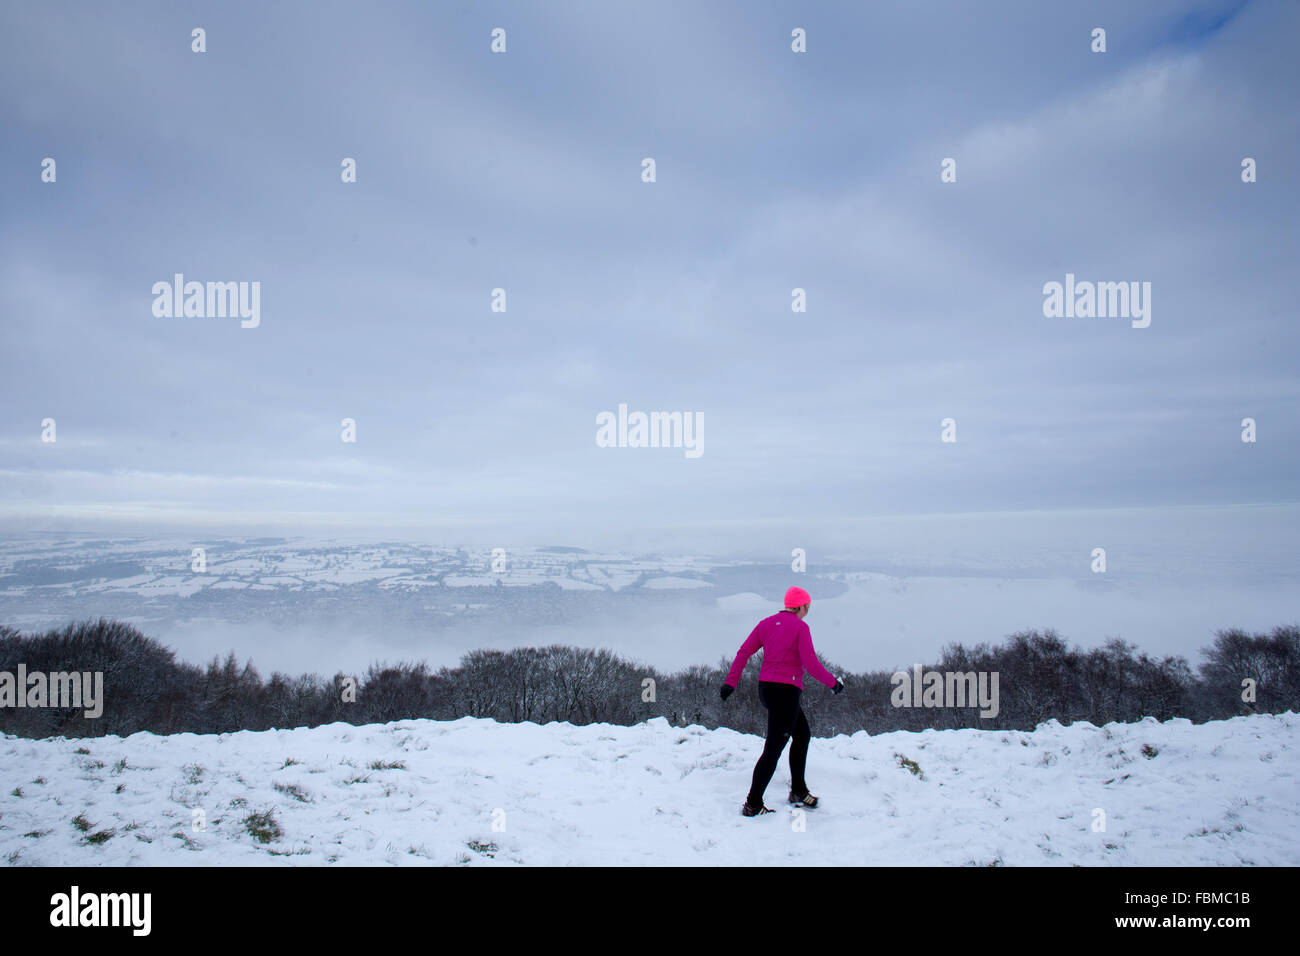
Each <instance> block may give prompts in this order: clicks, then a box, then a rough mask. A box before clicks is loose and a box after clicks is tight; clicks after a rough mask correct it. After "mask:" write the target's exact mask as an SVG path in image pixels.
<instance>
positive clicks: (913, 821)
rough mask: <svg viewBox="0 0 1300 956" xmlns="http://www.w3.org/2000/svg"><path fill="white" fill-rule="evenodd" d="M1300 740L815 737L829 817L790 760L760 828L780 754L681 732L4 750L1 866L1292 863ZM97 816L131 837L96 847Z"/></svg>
mask: <svg viewBox="0 0 1300 956" xmlns="http://www.w3.org/2000/svg"><path fill="white" fill-rule="evenodd" d="M741 692H742V693H746V692H752V688H750V689H748V690H747V689H746V688H744V687H742V690H741ZM1298 730H1300V716H1297V715H1296V714H1294V713H1287V714H1282V715H1260V716H1251V717H1237V718H1233V719H1232V720H1226V721H1215V722H1211V723H1208V724H1201V725H1193V724H1192V723H1191V722H1190V721H1187V720H1182V719H1179V720H1171V721H1168V722H1165V723H1160V722H1157V721H1156V720H1154V719H1152V718H1147V719H1146V720H1145V721H1143V722H1141V723H1137V724H1107V725H1106V726H1105V727H1095V726H1093V725H1091V724H1088V723H1076V724H1073V725H1071V726H1069V727H1063V726H1061V725H1060V724H1058V723H1056V722H1055V721H1048V722H1047V723H1046V724H1043V725H1040V726H1039V727H1038V728H1037V730H1036V731H1034V732H1033V733H1022V732H1015V731H1006V732H1003V731H983V730H946V731H925V732H922V733H908V732H894V733H888V734H880V735H877V736H874V737H873V736H869V735H868V734H867V733H865V732H861V731H860V732H858V733H856V734H853V735H852V736H846V735H840V736H838V737H835V738H833V739H825V738H814V740H813V742H812V748H811V751H810V755H809V764H808V780H809V783H810V784H811V786H812V789H813V792H814V793H817V794H818V795H819V796H821V797H822V805H821V806H820V807H818V808H817V809H815V810H809V811H789V810H788V808H787V807H786V804H785V796H786V791H787V788H788V785H789V778H788V774H787V769H786V764H785V760H784V759H783V760H782V765H781V766H780V767H779V768H778V770H777V774H776V776H775V777H774V778H773V780H772V784H771V786H770V787H769V788H768V792H767V804H768V806H771V807H774V808H777V810H778V812H777V813H774V814H768V815H765V816H762V817H757V818H744V817H742V816H740V814H739V808H740V803H741V801H742V800H743V798H744V796H745V791H746V789H747V788H748V784H749V778H750V773H751V771H752V769H753V763H754V760H755V759H756V758H757V756H758V754H759V752H760V750H761V748H762V741H761V739H760V738H758V737H755V736H751V735H746V734H740V733H736V732H735V731H732V730H727V729H719V730H706V729H704V728H702V727H699V726H691V727H686V728H682V727H674V726H670V725H669V724H668V722H667V721H666V720H664V719H663V718H655V719H653V720H650V721H648V722H645V723H642V724H638V725H636V726H632V727H620V726H613V725H610V724H594V725H590V726H584V727H576V726H572V725H570V724H567V723H552V724H545V725H538V724H533V723H523V724H502V723H497V722H496V721H492V720H481V719H475V718H469V717H466V718H463V719H461V720H456V721H449V722H438V721H431V720H406V721H399V722H395V723H391V724H374V725H368V726H363V727H355V726H352V725H350V724H341V723H338V724H330V725H327V726H323V727H316V728H310V729H308V728H299V729H296V730H282V731H265V732H260V733H253V732H241V733H235V734H221V735H205V736H199V735H194V734H179V735H175V736H170V737H164V736H157V735H154V734H146V733H140V734H134V735H132V736H130V737H126V738H118V737H100V738H88V739H83V740H64V739H62V738H55V739H49V740H27V739H23V738H18V737H13V736H8V735H6V736H4V738H3V739H2V740H0V752H2V757H0V766H3V767H4V768H5V784H4V792H3V794H0V854H3V856H5V857H6V858H8V859H9V861H10V862H11V863H17V864H33V865H45V866H72V865H86V864H102V865H115V866H116V865H134V866H138V865H166V866H175V865H245V864H267V865H281V864H291V865H324V864H329V863H341V864H353V865H373V864H393V865H429V864H438V865H457V864H472V865H516V864H527V865H549V866H573V865H626V864H632V865H638V864H640V865H646V864H652V865H661V864H686V865H692V864H704V865H782V866H790V865H838V864H850V865H851V864H886V865H962V864H974V865H987V864H990V863H993V862H994V861H1000V862H1001V863H1003V864H1006V865H1018V866H1037V865H1049V866H1050V865H1057V866H1068V865H1071V864H1075V863H1078V864H1082V865H1087V866H1097V865H1102V866H1106V865H1114V866H1134V865H1143V866H1162V865H1171V866H1229V865H1240V864H1254V865H1262V866H1295V865H1297V864H1300V813H1298V811H1297V806H1296V794H1297V792H1300V789H1298V788H1297V783H1300V781H1297V779H1296V769H1297V760H1296V757H1297V751H1296V748H1295V740H1296V733H1297V731H1298ZM1148 745H1149V747H1151V748H1154V755H1153V756H1150V757H1148V756H1146V755H1144V753H1143V747H1144V746H1148ZM78 748H85V749H87V750H88V751H89V753H88V754H79V753H77V750H78ZM1147 752H1148V753H1151V752H1152V751H1147ZM900 756H901V757H904V758H906V759H907V760H910V761H915V763H916V765H917V766H918V768H919V770H920V772H921V774H922V776H917V775H916V774H914V773H913V772H912V771H910V770H909V769H907V768H906V767H905V766H904V765H903V763H902V761H901V760H900ZM123 759H124V760H125V765H124V766H121V767H120V768H119V767H118V765H117V762H118V761H119V760H123ZM375 762H382V764H384V765H385V766H386V767H387V768H386V769H372V768H371V764H373V763H375ZM394 763H398V764H400V765H401V766H396V767H394V766H391V765H392V764H394ZM37 778H40V779H41V780H42V782H40V783H37V782H35V781H36V780H37ZM277 787H278V788H279V789H277ZM15 789H16V791H17V793H15V792H11V791H15ZM119 789H120V791H121V792H118V790H119ZM195 808H201V809H202V810H203V811H204V812H205V814H206V829H205V830H204V831H202V832H195V831H194V829H193V827H192V819H193V817H192V810H193V809H195ZM1096 809H1100V810H1103V811H1104V812H1105V815H1106V829H1105V832H1094V830H1093V821H1094V819H1095V810H1096ZM265 810H273V811H274V817H275V819H276V820H277V822H278V823H279V824H280V826H281V827H282V828H283V834H282V836H281V837H280V838H279V839H276V840H274V841H272V842H270V843H267V844H261V843H258V842H256V841H255V840H254V838H253V837H252V836H251V835H250V833H249V832H248V831H247V829H246V827H245V824H244V820H245V818H246V817H247V815H248V814H250V813H251V812H253V811H265ZM78 817H80V818H81V819H82V820H84V821H87V822H88V823H89V824H90V829H89V830H88V831H87V832H88V833H89V834H97V833H104V832H109V833H111V834H112V835H111V836H108V837H106V838H103V842H100V843H98V844H91V843H87V842H85V840H84V836H85V834H83V832H82V831H81V830H79V829H78V828H77V827H76V826H74V824H73V820H74V818H78ZM494 820H496V821H499V822H501V823H502V824H503V828H502V829H499V830H494V829H493V822H494ZM801 824H802V826H801ZM489 854H490V855H489Z"/></svg>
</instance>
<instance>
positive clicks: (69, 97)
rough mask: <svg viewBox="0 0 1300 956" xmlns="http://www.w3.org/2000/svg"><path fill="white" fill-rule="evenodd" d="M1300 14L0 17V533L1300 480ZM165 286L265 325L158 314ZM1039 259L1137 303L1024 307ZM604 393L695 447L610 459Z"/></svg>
mask: <svg viewBox="0 0 1300 956" xmlns="http://www.w3.org/2000/svg"><path fill="white" fill-rule="evenodd" d="M195 27H202V28H203V29H204V30H205V31H206V44H207V50H206V52H204V53H195V52H192V51H191V30H192V29H193V28H195ZM497 27H500V28H503V29H504V30H505V31H506V52H505V53H503V54H494V53H493V52H492V51H491V49H490V44H491V32H492V30H493V29H494V28H497ZM1095 27H1102V28H1104V29H1105V30H1106V45H1107V50H1106V52H1105V53H1094V52H1092V50H1091V45H1092V40H1091V31H1092V30H1093V28H1095ZM795 28H803V29H804V30H806V35H807V52H806V53H795V52H793V51H792V50H791V31H792V30H793V29H795ZM1298 41H1300V5H1297V4H1296V3H1292V2H1269V0H1253V2H1245V3H1243V2H1241V0H1229V2H1217V0H1216V2H1163V0H1152V2H1144V3H1140V4H1134V3H1132V2H1131V0H1116V2H1089V3H1042V2H1037V0H1034V2H1023V3H1020V2H998V3H979V4H973V3H969V2H966V0H953V2H928V3H924V4H922V3H914V2H898V3H877V2H872V3H860V2H853V3H820V4H803V3H800V4H773V3H763V4H755V3H740V2H736V3H730V2H714V0H709V2H689V3H667V2H660V0H656V2H650V3H637V4H633V3H611V2H590V3H587V2H574V0H561V2H555V3H547V4H535V3H523V2H517V3H510V4H500V3H484V2H459V3H452V2H448V3H439V2H419V3H377V4H352V3H349V4H327V3H310V4H307V3H303V4H291V3H276V4H263V3H223V4H219V5H218V4H183V3H172V2H168V3H135V4H124V5H113V6H112V7H111V8H110V7H107V6H105V5H102V4H92V3H67V4H58V5H50V4H42V5H31V4H21V5H20V4H7V5H5V7H4V9H3V12H0V122H2V123H3V130H4V134H3V136H0V183H2V187H0V323H2V324H0V342H2V345H3V347H2V348H0V381H3V386H0V387H2V388H3V393H2V394H3V399H4V401H3V406H2V408H3V411H2V412H0V525H2V526H3V527H12V528H18V527H50V528H53V527H64V526H70V527H81V526H83V525H86V524H87V523H89V522H90V521H92V520H95V521H101V520H103V519H105V518H114V517H116V518H120V519H122V525H123V526H124V527H128V526H133V525H141V524H143V523H145V522H158V521H166V522H172V523H175V524H176V525H177V526H181V525H187V524H204V525H219V526H221V527H225V528H228V529H238V528H242V527H248V528H250V529H252V528H258V529H261V528H265V527H268V526H280V525H283V526H284V527H285V528H286V529H296V528H304V529H310V528H313V527H317V526H339V525H344V526H351V527H356V528H362V529H364V528H370V527H379V526H381V525H382V526H392V525H396V526H402V525H406V524H408V523H409V524H410V525H411V526H414V525H416V524H424V525H429V526H431V527H434V528H438V527H442V528H461V529H465V528H474V527H486V526H489V525H491V526H493V527H494V528H498V529H504V531H505V533H506V534H507V535H509V534H512V533H513V535H514V537H513V538H511V540H512V541H513V540H518V541H524V540H528V539H531V538H533V537H535V536H537V535H550V536H552V537H558V538H560V539H562V540H564V541H565V542H566V543H577V544H581V543H584V542H585V541H586V540H588V539H589V538H592V537H593V536H595V535H597V534H601V535H605V536H608V534H610V533H611V532H612V533H615V534H623V533H626V535H627V539H628V541H629V543H632V542H635V541H636V540H637V538H638V535H640V534H641V533H642V532H644V531H645V529H652V528H659V529H662V528H663V527H666V526H674V527H678V526H681V527H686V526H695V527H697V528H713V529H724V530H723V533H724V534H725V529H726V528H729V527H730V528H739V527H751V526H756V525H759V524H762V523H764V522H770V521H773V520H795V521H798V522H803V523H805V524H807V525H808V526H811V527H817V526H822V527H832V526H835V525H836V524H837V523H838V522H841V521H843V520H845V519H847V518H850V517H858V516H862V515H896V514H913V513H929V512H969V511H990V510H993V511H1001V510H1020V509H1091V508H1108V507H1157V506H1165V505H1184V504H1215V505H1217V504H1232V503H1253V502H1294V501H1296V500H1297V478H1296V476H1297V464H1298V462H1297V448H1298V447H1300V443H1298V441H1297V439H1300V427H1298V426H1297V421H1296V413H1297V408H1298V407H1300V401H1297V399H1298V398H1300V394H1298V391H1300V390H1298V389H1297V382H1296V368H1297V344H1298V343H1300V333H1298V332H1297V322H1296V306H1295V282H1296V277H1297V272H1298V270H1297V252H1298V251H1300V250H1298V244H1297V235H1298V232H1297V225H1296V223H1297V221H1298V220H1300V202H1298V201H1297V189H1298V187H1297V175H1298V171H1300V133H1298V132H1297V115H1298V111H1297V90H1298V89H1300V82H1298V79H1300V77H1298V74H1300V58H1297V56H1296V49H1297V42H1298ZM46 157H51V158H53V159H54V160H55V161H56V163H57V167H56V168H57V181H56V182H54V183H46V182H42V181H41V164H42V160H43V159H45V158H46ZM345 157H350V158H353V159H355V160H356V164H357V166H356V168H357V182H355V183H344V182H342V181H341V178H340V172H341V166H340V164H341V163H342V161H343V160H344V158H345ZM646 157H651V158H653V159H654V160H655V163H656V181H655V182H653V183H646V182H643V181H642V160H643V159H645V158H646ZM949 157H951V158H953V159H955V161H956V174H957V179H956V182H951V183H944V182H941V180H940V171H941V170H940V164H941V162H942V161H943V160H944V159H945V158H949ZM1246 157H1251V158H1253V159H1254V160H1255V162H1256V163H1257V169H1258V173H1257V175H1258V181H1257V182H1255V183H1249V184H1248V183H1243V182H1242V179H1241V163H1242V160H1243V159H1244V158H1246ZM175 273H183V274H184V276H185V277H186V279H187V280H196V281H200V282H207V281H247V282H253V281H256V282H259V283H260V290H261V293H260V294H261V299H260V324H259V325H258V326H257V327H256V328H242V327H241V325H240V322H239V320H238V319H237V318H177V317H173V318H160V317H156V316H155V315H154V314H153V303H154V295H153V292H152V288H153V285H154V283H156V282H159V281H165V282H170V281H171V280H172V276H173V274H175ZM1066 273H1073V274H1074V275H1075V276H1076V277H1077V279H1078V280H1080V281H1083V280H1091V281H1125V282H1129V281H1136V282H1149V283H1150V284H1151V299H1150V307H1151V313H1150V320H1151V321H1150V325H1149V327H1147V328H1134V327H1132V324H1131V323H1130V321H1129V320H1128V319H1125V318H1048V317H1045V316H1044V314H1043V302H1044V294H1043V286H1044V284H1045V283H1048V282H1052V281H1057V282H1064V280H1065V276H1066ZM796 287H797V288H802V289H804V290H806V296H807V311H806V313H802V314H799V313H794V312H792V310H791V291H792V289H794V288H796ZM494 288H503V289H505V291H506V302H507V311H506V312H504V313H500V312H493V311H492V310H491V301H492V299H491V296H492V290H493V289H494ZM620 403H625V404H626V405H627V406H628V408H629V409H630V410H632V411H637V410H641V411H646V412H649V411H680V412H684V413H688V414H690V415H697V416H700V418H702V421H703V425H704V427H703V434H702V445H701V448H702V451H703V454H702V455H701V456H700V457H698V458H690V457H687V456H686V455H685V454H684V452H683V449H663V448H601V447H598V446H597V444H596V441H595V436H596V417H597V415H599V414H600V413H601V412H603V411H617V409H618V406H619V404H620ZM949 417H951V418H952V419H954V420H955V421H956V435H957V441H956V443H943V442H941V441H940V431H941V429H940V422H941V420H943V419H945V418H949ZM1246 417H1251V418H1254V419H1255V420H1256V421H1257V423H1258V424H1257V428H1258V441H1257V442H1256V443H1254V444H1246V443H1243V442H1242V441H1241V439H1240V435H1241V420H1242V419H1243V418H1246ZM46 418H53V419H54V420H55V421H56V427H57V432H56V435H57V440H56V441H55V442H53V443H48V442H42V441H41V430H42V426H41V423H42V420H43V419H46ZM344 418H353V419H355V421H356V423H357V425H356V437H357V441H356V442H355V443H345V442H343V441H342V440H341V438H340V435H341V425H340V423H341V421H342V419H344ZM704 540H706V541H707V535H706V536H705V538H704Z"/></svg>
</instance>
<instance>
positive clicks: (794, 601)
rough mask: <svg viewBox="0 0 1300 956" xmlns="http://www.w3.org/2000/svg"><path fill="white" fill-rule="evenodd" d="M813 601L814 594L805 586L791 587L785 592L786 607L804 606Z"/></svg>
mask: <svg viewBox="0 0 1300 956" xmlns="http://www.w3.org/2000/svg"><path fill="white" fill-rule="evenodd" d="M811 603H812V595H810V594H809V593H808V592H807V591H805V590H804V589H803V588H790V590H788V591H786V592H785V606H786V607H803V606H804V605H805V604H811Z"/></svg>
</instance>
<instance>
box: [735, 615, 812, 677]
mask: <svg viewBox="0 0 1300 956" xmlns="http://www.w3.org/2000/svg"><path fill="white" fill-rule="evenodd" d="M760 647H761V648H762V649H763V667H762V669H761V670H760V671H759V672H758V679H759V680H767V681H777V682H779V683H782V684H794V686H795V687H798V688H799V689H800V690H803V672H804V671H805V670H807V671H808V673H809V674H812V676H813V677H815V678H817V679H818V680H819V681H821V682H822V683H823V684H825V685H826V686H827V687H834V686H835V677H834V676H833V675H832V674H831V672H830V671H828V670H827V669H826V668H824V667H822V664H821V661H819V660H817V652H816V651H815V650H813V642H812V631H810V630H809V629H808V625H807V624H806V623H804V622H803V621H802V620H800V619H799V618H798V617H796V616H795V615H794V614H793V613H791V612H789V611H777V612H776V613H775V614H773V615H772V616H771V617H765V618H763V620H761V621H759V622H758V625H757V626H756V627H755V628H754V630H752V631H751V632H750V634H749V637H747V638H745V643H744V644H741V645H740V650H739V651H737V652H736V659H735V661H733V662H732V664H731V673H729V674H728V675H727V679H726V681H725V683H727V684H730V685H731V686H732V687H735V686H736V684H737V683H739V681H740V675H741V674H742V673H743V672H744V670H745V665H746V664H747V663H749V659H750V658H751V657H753V656H754V653H755V652H756V651H757V650H758V649H759V648H760Z"/></svg>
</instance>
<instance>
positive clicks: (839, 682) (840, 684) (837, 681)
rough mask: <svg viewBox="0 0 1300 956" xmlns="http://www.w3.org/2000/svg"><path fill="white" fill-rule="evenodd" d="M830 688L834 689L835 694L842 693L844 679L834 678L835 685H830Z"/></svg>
mask: <svg viewBox="0 0 1300 956" xmlns="http://www.w3.org/2000/svg"><path fill="white" fill-rule="evenodd" d="M831 690H833V691H835V693H837V694H842V693H844V681H842V680H840V679H839V678H838V677H837V678H835V686H834V687H832V688H831Z"/></svg>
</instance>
